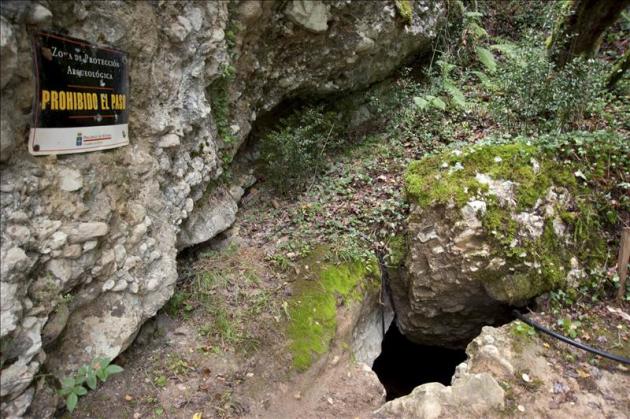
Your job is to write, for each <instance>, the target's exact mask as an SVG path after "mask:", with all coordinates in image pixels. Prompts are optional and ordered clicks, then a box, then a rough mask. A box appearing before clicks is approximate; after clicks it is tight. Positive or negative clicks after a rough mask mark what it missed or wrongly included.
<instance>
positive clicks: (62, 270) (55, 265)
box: [48, 259, 72, 283]
mask: <svg viewBox="0 0 630 419" xmlns="http://www.w3.org/2000/svg"><path fill="white" fill-rule="evenodd" d="M48 270H49V271H50V273H52V274H53V275H54V276H55V277H56V278H59V279H60V280H61V281H62V282H63V283H65V282H68V281H69V280H70V278H71V277H72V266H70V262H69V261H67V260H65V259H53V260H51V261H50V262H48Z"/></svg>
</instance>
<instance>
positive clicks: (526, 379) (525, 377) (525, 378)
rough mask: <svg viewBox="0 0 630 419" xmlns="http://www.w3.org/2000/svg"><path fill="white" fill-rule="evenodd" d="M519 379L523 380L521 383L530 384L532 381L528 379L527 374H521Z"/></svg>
mask: <svg viewBox="0 0 630 419" xmlns="http://www.w3.org/2000/svg"><path fill="white" fill-rule="evenodd" d="M521 377H522V378H523V381H525V382H526V383H531V382H532V379H531V378H530V377H529V375H528V374H523V375H521Z"/></svg>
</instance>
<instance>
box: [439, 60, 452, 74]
mask: <svg viewBox="0 0 630 419" xmlns="http://www.w3.org/2000/svg"><path fill="white" fill-rule="evenodd" d="M436 64H437V65H438V66H439V67H440V69H441V70H442V75H443V76H444V77H447V76H448V75H449V73H450V72H451V71H453V69H454V68H455V67H457V66H456V65H455V64H451V63H449V62H448V61H444V60H437V61H436Z"/></svg>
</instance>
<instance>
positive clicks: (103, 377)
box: [96, 369, 107, 382]
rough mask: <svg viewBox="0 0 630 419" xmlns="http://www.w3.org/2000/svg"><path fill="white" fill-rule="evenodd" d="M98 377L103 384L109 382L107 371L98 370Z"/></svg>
mask: <svg viewBox="0 0 630 419" xmlns="http://www.w3.org/2000/svg"><path fill="white" fill-rule="evenodd" d="M96 376H97V377H98V378H100V379H101V381H102V382H105V380H107V369H102V370H97V371H96Z"/></svg>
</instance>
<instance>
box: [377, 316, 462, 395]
mask: <svg viewBox="0 0 630 419" xmlns="http://www.w3.org/2000/svg"><path fill="white" fill-rule="evenodd" d="M381 348H382V350H381V354H380V355H379V356H378V358H376V360H375V361H374V364H373V365H372V370H374V372H375V373H376V375H377V376H378V379H379V380H380V381H381V384H383V386H384V387H385V390H386V391H387V397H386V400H387V401H390V400H393V399H396V398H398V397H402V396H405V395H407V394H409V393H411V391H412V390H413V389H414V388H416V387H417V386H419V385H421V384H424V383H429V382H434V381H437V382H438V383H442V384H444V385H450V384H451V378H452V377H453V374H454V373H455V367H456V366H457V365H459V364H460V363H462V362H463V361H465V360H466V352H464V350H463V349H459V350H458V349H448V348H443V347H439V346H426V345H418V344H416V343H413V342H411V341H410V340H408V339H407V338H406V337H405V336H404V335H403V334H402V333H400V331H399V330H398V326H396V320H394V321H393V322H392V324H391V326H390V327H389V329H388V330H387V333H385V338H384V339H383V343H382V346H381Z"/></svg>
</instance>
